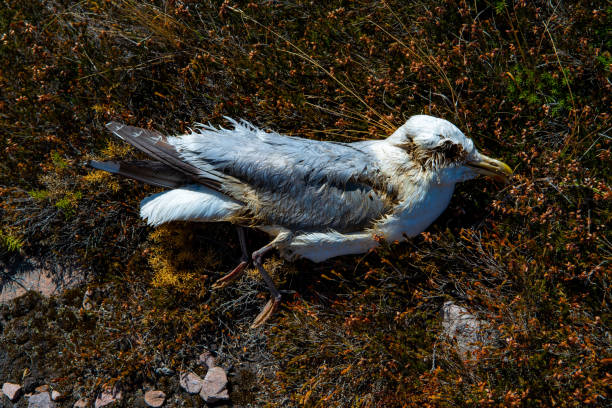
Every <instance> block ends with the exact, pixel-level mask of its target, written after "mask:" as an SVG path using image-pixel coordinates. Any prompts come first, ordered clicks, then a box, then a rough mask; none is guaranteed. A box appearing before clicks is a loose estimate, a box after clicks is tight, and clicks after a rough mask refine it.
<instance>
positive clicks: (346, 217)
mask: <svg viewBox="0 0 612 408" xmlns="http://www.w3.org/2000/svg"><path fill="white" fill-rule="evenodd" d="M230 121H231V122H232V124H233V125H234V128H233V129H224V128H219V129H217V128H214V127H211V126H204V125H201V126H200V127H199V128H197V129H196V130H195V131H193V132H192V133H191V134H188V135H184V136H181V137H169V138H168V139H167V142H168V144H170V145H172V146H174V147H175V149H176V151H177V152H178V153H179V154H180V156H181V157H182V159H183V160H184V161H186V162H188V163H189V164H191V165H193V166H195V167H197V168H199V169H201V170H203V171H208V172H215V171H217V172H222V173H224V174H226V175H228V176H231V177H232V178H233V179H234V180H238V183H235V182H228V183H225V184H224V185H223V188H224V190H225V191H226V192H227V193H228V194H229V195H231V196H232V197H233V198H235V199H238V200H240V201H242V202H244V203H245V204H246V206H247V207H248V208H249V210H250V213H251V217H252V221H251V222H252V223H253V224H259V225H261V224H266V225H282V226H284V227H286V228H291V229H294V230H323V229H336V230H338V231H354V230H359V229H363V228H364V227H366V226H367V225H369V224H372V223H373V222H374V221H376V220H378V219H380V218H381V217H382V216H384V215H385V214H387V213H389V212H390V211H391V209H392V207H393V203H394V191H393V189H392V188H391V183H389V180H388V179H387V177H386V176H384V175H383V173H382V172H381V171H380V168H379V166H378V165H377V163H376V162H375V159H374V158H373V157H372V156H371V155H369V154H368V153H367V152H366V151H365V150H364V148H365V147H367V143H368V142H361V143H352V144H343V143H335V142H324V141H315V140H309V139H302V138H297V137H290V136H284V135H280V134H278V133H272V132H264V131H262V130H260V129H257V128H255V127H254V126H252V125H251V124H249V123H247V122H244V121H242V122H235V121H232V120H231V119H230ZM374 143H375V142H374Z"/></svg>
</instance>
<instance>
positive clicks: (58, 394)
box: [51, 390, 64, 401]
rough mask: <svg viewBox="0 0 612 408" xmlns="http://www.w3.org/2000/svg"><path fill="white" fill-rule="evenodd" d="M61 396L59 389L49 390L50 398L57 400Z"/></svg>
mask: <svg viewBox="0 0 612 408" xmlns="http://www.w3.org/2000/svg"><path fill="white" fill-rule="evenodd" d="M62 398H64V396H63V395H62V394H61V393H60V392H59V391H55V390H53V391H51V399H52V400H53V401H59V400H61V399H62Z"/></svg>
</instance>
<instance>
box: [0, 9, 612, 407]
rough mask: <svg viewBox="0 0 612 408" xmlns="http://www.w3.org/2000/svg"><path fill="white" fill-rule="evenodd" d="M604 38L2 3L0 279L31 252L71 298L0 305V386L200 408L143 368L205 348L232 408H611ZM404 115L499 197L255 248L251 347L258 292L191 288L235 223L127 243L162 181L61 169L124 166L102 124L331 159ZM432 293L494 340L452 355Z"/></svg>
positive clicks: (431, 12)
mask: <svg viewBox="0 0 612 408" xmlns="http://www.w3.org/2000/svg"><path fill="white" fill-rule="evenodd" d="M610 27H612V8H611V7H610V4H609V2H605V1H600V2H598V1H593V2H587V1H575V2H557V1H552V2H549V1H533V2H527V1H523V0H515V1H488V0H482V1H481V0H475V1H464V0H450V1H447V2H438V1H431V0H417V1H410V2H407V1H399V0H388V1H376V2H366V1H353V2H346V1H336V0H332V1H327V2H324V3H321V2H305V1H295V2H261V3H256V2H251V3H247V2H234V1H223V2H221V1H207V2H198V1H190V0H182V1H161V0H159V1H158V0H155V1H152V0H146V1H135V0H105V1H95V0H84V1H80V2H72V1H66V0H57V1H53V2H50V1H42V0H4V1H3V3H2V6H1V7H0V89H1V92H0V148H1V149H2V160H1V161H0V169H1V171H0V191H1V192H2V194H1V195H0V214H1V216H2V217H1V219H0V222H1V224H0V257H1V258H0V259H1V260H2V262H3V263H4V264H5V266H6V267H7V268H6V271H5V272H4V275H10V270H11V269H10V265H13V264H15V263H16V262H19V260H20V259H21V258H22V257H27V256H30V257H39V258H41V259H43V260H44V261H45V262H46V263H47V264H49V265H56V266H57V265H59V266H63V265H73V266H74V265H79V266H80V267H81V268H83V269H84V270H87V271H88V273H89V276H90V283H89V284H88V288H85V287H79V288H75V289H71V290H69V291H68V292H67V293H65V294H64V295H62V296H60V297H58V298H52V299H42V298H40V297H39V296H37V295H36V294H33V293H30V294H27V295H26V296H25V297H22V298H20V299H18V300H16V301H14V302H13V303H12V304H10V305H6V306H2V307H0V331H1V333H2V334H1V338H0V380H2V381H8V380H12V381H22V380H24V378H30V379H33V381H36V382H39V383H51V384H53V385H54V386H55V387H56V388H59V389H60V390H61V391H63V392H64V393H65V394H66V395H70V396H71V398H73V399H70V400H68V401H67V402H66V406H69V405H70V406H71V404H72V403H73V402H74V399H76V397H80V396H89V397H92V396H94V395H95V394H96V393H97V392H98V391H99V390H100V389H101V388H102V387H103V386H104V385H107V384H115V383H119V384H120V386H121V387H122V388H123V389H124V390H125V391H126V392H125V393H124V394H125V395H128V397H126V399H125V400H124V401H123V404H125V406H133V399H134V398H136V397H135V396H136V395H137V392H138V390H141V389H142V388H143V386H145V385H146V384H154V385H155V386H156V387H159V388H160V389H162V390H164V392H166V393H168V394H169V395H170V402H169V405H172V404H176V405H180V404H182V405H181V406H190V405H192V406H197V405H198V404H199V403H200V402H198V400H197V399H195V398H194V399H192V398H191V397H189V396H187V395H184V394H181V393H179V392H177V391H178V386H177V379H176V378H175V377H176V376H166V375H165V374H164V373H167V372H168V371H167V370H166V369H167V368H169V369H172V370H175V371H176V370H181V369H185V368H192V369H195V370H196V371H197V369H196V368H195V366H194V364H195V363H194V360H195V357H196V356H197V355H198V353H199V352H201V351H202V350H203V349H204V348H212V349H213V350H216V352H217V353H218V355H219V359H220V363H221V364H222V365H224V366H226V367H230V366H231V367H232V369H231V370H230V375H231V376H230V383H231V387H232V390H231V395H232V400H233V403H234V404H235V405H236V406H246V405H249V404H250V405H253V406H262V405H269V406H355V407H373V406H378V407H395V406H478V407H480V406H504V407H505V406H564V407H571V406H589V405H594V406H604V405H609V404H610V402H609V398H610V395H609V389H610V388H609V387H610V375H609V369H610V363H611V362H612V356H611V355H610V347H611V344H610V342H611V339H610V327H611V314H610V309H609V308H610V300H611V299H610V257H611V255H612V244H611V238H610V231H609V225H610V222H611V220H610V215H611V213H610V210H611V208H610V202H611V201H610V199H611V198H612V194H611V189H610V158H611V153H610V144H611V141H610V135H609V131H610V127H611V112H610V104H611V102H612V100H611V98H610V95H612V92H611V91H612V82H611V80H612V78H611V71H612V56H611V55H612V54H611V49H612V44H611V42H612V40H611V39H612V36H611V35H610ZM417 113H427V114H431V115H435V116H440V117H443V118H446V119H448V120H450V121H452V122H453V123H455V124H456V125H457V126H458V127H459V128H461V129H462V130H463V131H464V132H465V133H466V134H468V135H469V136H470V137H471V138H472V139H473V140H474V141H475V143H476V145H477V146H478V147H479V148H481V149H482V150H483V151H484V152H485V153H486V154H488V155H490V156H492V157H498V158H501V159H503V160H504V161H505V162H507V163H508V164H510V165H511V167H512V168H514V169H515V172H516V176H515V177H514V179H513V180H512V182H511V183H510V184H509V185H508V186H500V185H496V184H495V183H493V182H492V181H490V180H485V179H481V180H477V181H472V182H469V183H465V184H463V185H461V186H459V187H458V189H457V191H456V193H455V195H454V197H453V200H452V202H451V204H450V206H449V208H448V209H447V211H446V212H445V213H444V215H442V217H441V218H440V219H439V220H437V221H436V223H435V224H434V225H432V226H431V227H430V228H429V229H428V230H427V232H425V233H423V234H422V235H421V236H419V237H417V238H415V239H411V240H408V241H406V242H402V243H387V244H385V245H383V246H382V247H381V249H379V250H377V251H374V252H371V253H368V254H366V255H363V256H355V257H341V258H338V259H333V260H330V261H328V262H325V263H322V264H313V263H310V262H307V261H298V262H295V263H288V262H283V261H282V260H281V259H280V258H278V257H277V256H272V257H271V258H270V260H269V261H268V264H267V265H266V267H267V268H268V270H270V271H273V273H274V277H275V279H276V280H277V282H278V283H279V285H280V287H281V289H283V290H284V293H285V295H284V299H285V302H284V304H283V307H282V309H281V311H280V313H279V314H278V315H277V316H276V317H275V318H274V319H273V321H272V324H269V325H267V326H266V327H264V328H263V329H262V330H250V329H248V325H249V323H250V321H252V319H253V318H254V316H255V315H256V313H257V311H258V309H259V308H260V307H261V306H262V305H263V303H264V302H265V300H266V297H267V294H266V291H265V287H264V285H263V284H262V283H261V282H259V281H258V280H257V278H256V274H253V273H251V274H249V276H247V277H245V278H244V279H243V280H241V281H240V282H238V283H237V284H236V285H235V286H233V287H230V288H227V289H223V290H216V291H215V290H212V289H211V285H212V282H214V280H215V279H217V278H218V277H219V276H221V275H222V274H224V273H225V272H227V271H229V270H231V268H232V267H233V266H235V264H236V263H237V262H238V260H239V258H240V250H239V246H238V243H237V239H236V237H235V232H234V231H233V228H232V227H231V226H229V225H197V224H187V223H177V224H172V225H168V226H165V227H163V228H160V229H157V230H154V229H151V228H148V227H146V226H145V225H144V223H143V222H142V221H140V220H139V218H138V203H139V201H140V200H141V199H142V198H143V197H145V196H146V195H148V194H151V193H153V192H155V191H157V189H155V188H153V187H150V186H145V185H143V184H142V183H137V182H131V181H126V180H119V179H116V178H114V177H111V176H109V175H106V174H103V173H99V172H94V171H91V170H90V169H87V168H85V167H84V166H83V164H82V163H83V162H84V161H85V160H86V159H88V158H97V159H110V158H119V157H131V156H133V155H135V154H136V153H135V152H133V151H131V150H130V149H128V148H127V147H126V146H125V145H123V144H121V143H117V141H116V140H113V138H112V136H110V135H109V134H108V132H107V131H106V130H105V129H104V126H103V125H104V123H106V122H107V121H109V120H119V121H122V122H125V123H128V124H133V125H138V126H141V127H149V128H155V129H158V130H164V131H167V132H170V133H179V132H182V131H185V130H186V129H187V127H188V126H190V125H191V124H192V123H194V122H204V123H206V122H211V123H213V124H224V119H223V116H230V117H234V118H244V119H247V120H250V121H252V122H253V123H255V124H256V125H258V126H261V127H264V128H271V129H274V130H277V131H281V132H284V133H287V134H292V135H299V136H303V137H309V138H314V139H331V140H339V141H352V140H358V139H362V138H381V137H385V136H386V135H388V134H389V133H390V132H391V131H392V130H393V129H394V128H395V127H397V126H399V125H400V124H402V123H403V121H404V120H405V119H406V118H408V117H409V116H411V115H413V114H417ZM248 241H249V247H250V248H252V249H254V248H258V247H259V246H262V245H263V244H265V242H266V236H265V235H262V234H260V233H258V232H255V231H253V232H249V235H248ZM4 275H3V277H4ZM3 281H4V279H3ZM86 289H89V291H90V293H91V298H92V299H93V300H92V302H93V303H94V307H93V308H91V309H90V310H86V308H83V307H82V299H83V296H84V293H85V290H86ZM446 300H454V301H455V302H457V303H459V304H462V305H465V306H466V307H467V308H468V309H470V310H472V311H473V312H474V313H476V314H477V315H478V317H479V318H481V319H482V320H484V321H486V322H488V324H489V327H488V329H489V330H491V332H493V333H496V337H497V338H498V339H499V341H497V342H494V343H493V344H489V345H486V346H484V345H483V347H482V349H481V350H480V351H479V352H478V353H477V355H476V357H475V358H474V359H472V360H466V361H462V360H461V359H460V358H459V356H458V355H457V354H456V352H454V351H453V350H454V349H453V348H452V347H450V346H451V344H449V341H448V340H447V339H445V338H444V337H443V336H442V335H441V334H440V333H441V317H440V312H439V311H440V308H441V305H442V304H443V303H444V301H446ZM175 392H176V394H174V393H175ZM173 394H174V395H173ZM173 398H174V399H173Z"/></svg>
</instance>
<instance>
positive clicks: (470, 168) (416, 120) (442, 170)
mask: <svg viewBox="0 0 612 408" xmlns="http://www.w3.org/2000/svg"><path fill="white" fill-rule="evenodd" d="M387 141H388V142H389V143H391V144H392V145H394V146H397V147H400V148H402V149H404V150H405V151H407V152H408V154H409V156H410V160H411V161H412V162H414V163H416V164H417V165H418V166H420V167H421V168H422V169H423V170H426V171H429V172H433V173H435V175H436V177H437V179H439V180H440V183H444V184H446V183H453V184H454V183H457V182H461V181H466V180H470V179H473V178H476V177H478V176H480V175H484V176H490V177H492V178H494V179H495V180H498V181H504V182H507V181H508V180H509V178H510V177H511V176H512V169H510V167H508V165H507V164H506V163H504V162H501V161H499V160H496V159H492V158H490V157H488V156H486V155H484V154H482V153H480V152H479V151H478V149H476V147H475V146H474V142H472V140H471V139H470V138H469V137H467V136H465V135H464V134H463V132H461V130H459V128H457V126H455V125H453V124H452V123H450V122H449V121H447V120H444V119H440V118H436V117H433V116H428V115H416V116H412V117H410V119H408V121H406V123H404V125H402V126H401V127H400V128H398V129H397V130H396V131H395V132H394V133H393V134H392V135H391V136H389V138H388V139H387Z"/></svg>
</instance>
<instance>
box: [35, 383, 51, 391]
mask: <svg viewBox="0 0 612 408" xmlns="http://www.w3.org/2000/svg"><path fill="white" fill-rule="evenodd" d="M48 391H49V385H47V384H44V385H39V386H38V387H36V388H34V392H48Z"/></svg>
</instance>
